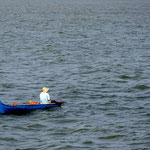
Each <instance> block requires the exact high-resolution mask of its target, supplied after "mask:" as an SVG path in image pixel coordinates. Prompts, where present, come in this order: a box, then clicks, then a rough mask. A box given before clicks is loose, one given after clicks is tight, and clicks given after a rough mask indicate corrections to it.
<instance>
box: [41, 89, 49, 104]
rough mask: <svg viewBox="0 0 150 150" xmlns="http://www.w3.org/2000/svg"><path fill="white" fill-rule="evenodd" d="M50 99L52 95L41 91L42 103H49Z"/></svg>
mask: <svg viewBox="0 0 150 150" xmlns="http://www.w3.org/2000/svg"><path fill="white" fill-rule="evenodd" d="M48 100H50V96H49V94H48V93H43V92H42V93H41V94H40V104H47V103H48Z"/></svg>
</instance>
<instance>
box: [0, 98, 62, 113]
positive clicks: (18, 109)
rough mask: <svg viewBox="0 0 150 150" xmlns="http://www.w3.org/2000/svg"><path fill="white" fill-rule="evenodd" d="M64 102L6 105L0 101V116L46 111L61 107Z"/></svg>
mask: <svg viewBox="0 0 150 150" xmlns="http://www.w3.org/2000/svg"><path fill="white" fill-rule="evenodd" d="M63 103H64V101H61V100H59V101H55V100H53V101H51V103H49V104H16V105H6V104H3V103H2V102H1V101H0V114H15V115H21V114H26V113H29V112H31V111H33V110H40V109H41V110H46V109H49V108H52V107H61V105H62V104H63Z"/></svg>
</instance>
